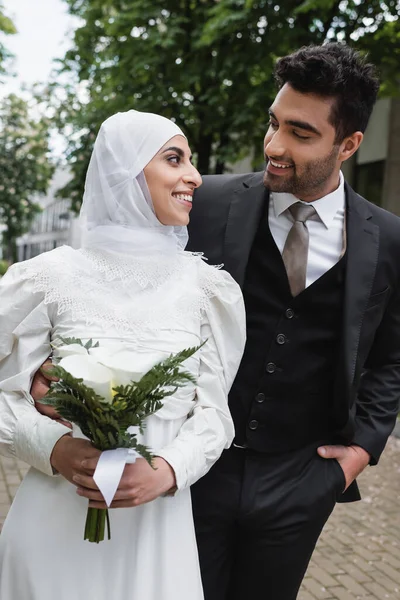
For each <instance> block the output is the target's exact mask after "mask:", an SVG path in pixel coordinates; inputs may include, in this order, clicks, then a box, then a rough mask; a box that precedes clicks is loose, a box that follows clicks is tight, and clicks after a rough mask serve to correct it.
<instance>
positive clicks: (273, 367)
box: [266, 362, 276, 373]
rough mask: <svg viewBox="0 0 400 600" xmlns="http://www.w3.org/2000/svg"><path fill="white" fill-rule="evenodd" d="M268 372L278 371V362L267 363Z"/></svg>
mask: <svg viewBox="0 0 400 600" xmlns="http://www.w3.org/2000/svg"><path fill="white" fill-rule="evenodd" d="M266 371H267V373H275V371H276V364H275V363H273V362H269V363H268V364H267V368H266Z"/></svg>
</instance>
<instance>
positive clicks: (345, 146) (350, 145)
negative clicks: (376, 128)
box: [338, 131, 364, 162]
mask: <svg viewBox="0 0 400 600" xmlns="http://www.w3.org/2000/svg"><path fill="white" fill-rule="evenodd" d="M363 138H364V134H363V133H361V131H355V132H354V133H352V134H351V135H350V136H348V137H346V138H344V140H343V141H342V142H341V143H340V144H339V156H338V159H339V160H340V161H341V162H344V161H345V160H348V159H349V158H350V157H351V156H353V154H354V153H355V152H357V150H358V149H359V147H360V145H361V142H362V141H363Z"/></svg>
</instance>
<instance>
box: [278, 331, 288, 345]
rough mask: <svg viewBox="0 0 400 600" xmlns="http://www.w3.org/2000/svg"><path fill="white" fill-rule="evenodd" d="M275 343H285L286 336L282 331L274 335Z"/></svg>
mask: <svg viewBox="0 0 400 600" xmlns="http://www.w3.org/2000/svg"><path fill="white" fill-rule="evenodd" d="M276 341H277V343H278V344H279V345H280V346H282V344H285V343H286V336H285V335H284V334H283V333H278V335H277V336H276Z"/></svg>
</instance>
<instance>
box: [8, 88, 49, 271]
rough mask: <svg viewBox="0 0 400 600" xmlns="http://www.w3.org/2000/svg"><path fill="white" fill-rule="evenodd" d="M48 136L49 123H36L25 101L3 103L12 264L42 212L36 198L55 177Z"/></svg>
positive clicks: (19, 99) (11, 98) (9, 247)
mask: <svg viewBox="0 0 400 600" xmlns="http://www.w3.org/2000/svg"><path fill="white" fill-rule="evenodd" d="M48 134H49V124H48V122H47V121H46V120H44V119H40V120H35V119H33V118H32V117H31V116H30V113H29V107H28V104H27V102H26V101H25V100H22V99H21V98H18V97H17V96H16V95H14V94H11V95H10V96H8V97H6V98H5V99H4V100H3V101H2V102H1V103H0V173H1V177H0V223H2V224H3V225H5V231H4V232H3V246H4V253H5V256H6V258H7V259H8V260H9V261H15V260H16V259H17V256H16V238H17V237H18V236H20V235H22V234H23V233H24V232H25V231H27V229H28V228H29V225H30V223H31V221H32V219H33V217H34V215H35V214H37V212H38V211H40V207H39V205H38V204H37V203H35V201H34V197H35V196H37V195H38V194H41V193H45V192H46V191H47V187H48V183H49V181H50V179H51V176H52V175H53V171H54V167H53V165H52V164H51V162H50V160H49V148H48Z"/></svg>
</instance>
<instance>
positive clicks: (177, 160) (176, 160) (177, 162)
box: [167, 154, 181, 165]
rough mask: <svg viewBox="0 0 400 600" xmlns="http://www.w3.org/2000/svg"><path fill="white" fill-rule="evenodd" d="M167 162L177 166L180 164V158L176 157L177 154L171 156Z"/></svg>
mask: <svg viewBox="0 0 400 600" xmlns="http://www.w3.org/2000/svg"><path fill="white" fill-rule="evenodd" d="M167 160H168V162H171V163H173V164H175V165H179V163H180V162H181V157H180V156H178V155H177V154H174V155H173V156H169V157H168V158H167Z"/></svg>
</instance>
